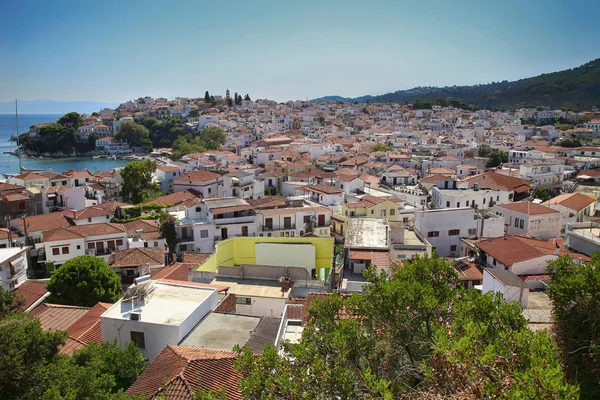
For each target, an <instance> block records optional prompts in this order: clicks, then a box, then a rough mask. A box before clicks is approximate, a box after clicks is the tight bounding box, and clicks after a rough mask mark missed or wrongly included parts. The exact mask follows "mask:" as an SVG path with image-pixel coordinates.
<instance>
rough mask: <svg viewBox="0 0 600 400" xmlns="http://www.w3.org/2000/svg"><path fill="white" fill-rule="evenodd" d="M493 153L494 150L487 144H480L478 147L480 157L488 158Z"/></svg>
mask: <svg viewBox="0 0 600 400" xmlns="http://www.w3.org/2000/svg"><path fill="white" fill-rule="evenodd" d="M491 152H492V148H491V147H490V146H488V145H487V144H480V145H479V146H477V155H478V156H479V157H487V156H489V155H490V153H491Z"/></svg>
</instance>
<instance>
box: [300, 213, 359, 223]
mask: <svg viewBox="0 0 600 400" xmlns="http://www.w3.org/2000/svg"><path fill="white" fill-rule="evenodd" d="M346 215H348V210H346ZM303 221H304V223H305V224H308V223H309V222H310V215H305V216H304V219H303Z"/></svg>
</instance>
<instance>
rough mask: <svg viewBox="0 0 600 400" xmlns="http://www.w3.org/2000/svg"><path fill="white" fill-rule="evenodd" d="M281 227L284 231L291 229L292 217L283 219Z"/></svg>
mask: <svg viewBox="0 0 600 400" xmlns="http://www.w3.org/2000/svg"><path fill="white" fill-rule="evenodd" d="M283 227H284V228H285V229H290V228H291V227H292V217H284V218H283Z"/></svg>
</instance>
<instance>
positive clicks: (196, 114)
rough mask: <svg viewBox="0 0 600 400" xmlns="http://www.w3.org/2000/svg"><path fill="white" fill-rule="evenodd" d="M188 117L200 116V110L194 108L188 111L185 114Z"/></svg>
mask: <svg viewBox="0 0 600 400" xmlns="http://www.w3.org/2000/svg"><path fill="white" fill-rule="evenodd" d="M187 116H188V117H198V116H200V110H198V109H197V108H194V109H193V110H190V112H189V113H188V115H187Z"/></svg>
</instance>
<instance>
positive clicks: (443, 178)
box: [419, 175, 456, 184]
mask: <svg viewBox="0 0 600 400" xmlns="http://www.w3.org/2000/svg"><path fill="white" fill-rule="evenodd" d="M455 180H456V179H455V178H453V177H451V176H447V175H431V176H428V177H425V178H421V179H419V182H421V183H432V184H437V183H438V182H440V181H455Z"/></svg>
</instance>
